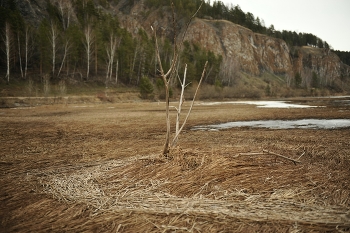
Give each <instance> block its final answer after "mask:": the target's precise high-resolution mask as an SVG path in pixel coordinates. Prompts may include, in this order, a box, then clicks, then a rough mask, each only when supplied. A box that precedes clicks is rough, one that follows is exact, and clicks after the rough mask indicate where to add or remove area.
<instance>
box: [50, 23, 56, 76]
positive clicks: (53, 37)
mask: <svg viewBox="0 0 350 233" xmlns="http://www.w3.org/2000/svg"><path fill="white" fill-rule="evenodd" d="M49 40H50V43H51V55H52V57H51V64H52V76H55V67H56V55H57V50H58V29H57V26H56V24H55V23H53V22H51V26H50V33H49Z"/></svg>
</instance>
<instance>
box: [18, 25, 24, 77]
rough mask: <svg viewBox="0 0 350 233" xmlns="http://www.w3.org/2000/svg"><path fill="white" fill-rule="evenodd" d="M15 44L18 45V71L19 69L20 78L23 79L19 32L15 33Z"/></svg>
mask: <svg viewBox="0 0 350 233" xmlns="http://www.w3.org/2000/svg"><path fill="white" fill-rule="evenodd" d="M17 43H18V58H19V69H20V71H21V77H22V78H23V67H22V55H21V41H20V39H19V31H17Z"/></svg>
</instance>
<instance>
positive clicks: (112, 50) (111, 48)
mask: <svg viewBox="0 0 350 233" xmlns="http://www.w3.org/2000/svg"><path fill="white" fill-rule="evenodd" d="M120 41H121V40H120V39H118V38H117V37H116V36H115V35H114V33H111V34H110V37H109V42H108V44H107V45H106V52H107V73H106V85H107V82H108V81H110V80H111V79H112V74H113V64H114V57H115V54H116V51H117V47H119V44H120ZM116 79H117V78H116Z"/></svg>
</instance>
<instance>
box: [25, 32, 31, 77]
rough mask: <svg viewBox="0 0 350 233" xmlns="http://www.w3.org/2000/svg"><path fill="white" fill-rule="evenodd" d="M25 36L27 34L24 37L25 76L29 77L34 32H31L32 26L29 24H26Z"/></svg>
mask: <svg viewBox="0 0 350 233" xmlns="http://www.w3.org/2000/svg"><path fill="white" fill-rule="evenodd" d="M24 36H25V37H24V40H25V65H24V78H27V70H28V61H29V58H30V55H31V52H32V51H33V43H32V33H31V31H30V28H29V27H28V26H26V28H25V34H24Z"/></svg>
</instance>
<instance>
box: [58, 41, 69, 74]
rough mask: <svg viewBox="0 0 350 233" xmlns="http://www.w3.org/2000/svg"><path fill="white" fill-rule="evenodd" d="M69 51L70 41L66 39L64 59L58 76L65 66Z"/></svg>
mask: <svg viewBox="0 0 350 233" xmlns="http://www.w3.org/2000/svg"><path fill="white" fill-rule="evenodd" d="M68 51H69V41H66V43H65V45H64V54H63V59H62V63H61V66H60V69H59V71H58V74H57V77H59V76H60V73H61V70H62V68H63V65H64V62H65V60H66V57H67V54H68Z"/></svg>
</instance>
